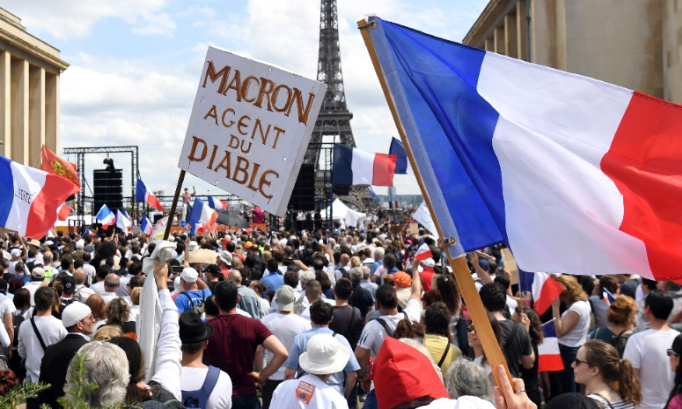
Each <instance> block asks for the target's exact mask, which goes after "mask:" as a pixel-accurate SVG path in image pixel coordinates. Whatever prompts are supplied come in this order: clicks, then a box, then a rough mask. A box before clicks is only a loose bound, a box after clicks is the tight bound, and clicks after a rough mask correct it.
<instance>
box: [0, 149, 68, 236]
mask: <svg viewBox="0 0 682 409" xmlns="http://www.w3.org/2000/svg"><path fill="white" fill-rule="evenodd" d="M0 192H2V195H1V196H0V226H2V227H4V228H6V229H11V230H15V231H16V232H17V233H19V235H21V236H25V237H31V238H38V239H39V238H41V237H43V236H44V235H45V234H47V232H48V231H50V229H51V228H52V227H54V224H55V222H56V221H57V209H58V208H59V206H61V205H62V204H63V203H64V201H65V200H66V198H67V197H68V196H69V195H71V193H73V192H74V185H73V183H72V182H71V181H69V180H68V179H66V178H63V177H61V176H57V175H54V174H50V173H47V172H45V171H43V170H40V169H36V168H31V167H28V166H24V165H22V164H19V163H17V162H14V161H12V160H10V159H8V158H6V157H4V156H0Z"/></svg>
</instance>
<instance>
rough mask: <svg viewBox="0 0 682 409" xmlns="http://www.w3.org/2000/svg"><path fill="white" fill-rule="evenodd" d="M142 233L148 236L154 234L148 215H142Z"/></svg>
mask: <svg viewBox="0 0 682 409" xmlns="http://www.w3.org/2000/svg"><path fill="white" fill-rule="evenodd" d="M140 231H141V232H142V233H144V234H146V235H147V236H149V235H151V234H152V222H150V221H149V217H147V215H146V214H145V215H142V223H141V225H140Z"/></svg>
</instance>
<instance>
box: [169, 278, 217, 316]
mask: <svg viewBox="0 0 682 409" xmlns="http://www.w3.org/2000/svg"><path fill="white" fill-rule="evenodd" d="M198 279H199V273H198V272H197V270H196V269H194V268H192V267H185V268H183V269H182V273H180V285H181V286H182V289H183V291H182V292H181V293H180V294H179V295H178V296H177V298H176V299H175V305H176V306H177V307H178V313H180V314H182V313H183V312H185V311H190V310H195V309H196V310H201V309H202V308H203V307H204V302H206V298H208V297H210V296H211V290H209V289H208V288H204V289H201V290H200V289H199V287H198V285H197V280H198Z"/></svg>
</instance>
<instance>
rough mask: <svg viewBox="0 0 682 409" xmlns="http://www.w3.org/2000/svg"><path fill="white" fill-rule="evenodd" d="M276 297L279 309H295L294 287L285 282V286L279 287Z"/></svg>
mask: <svg viewBox="0 0 682 409" xmlns="http://www.w3.org/2000/svg"><path fill="white" fill-rule="evenodd" d="M275 297H276V298H277V309H278V310H279V311H284V312H289V311H293V309H294V301H295V298H296V297H295V296H294V289H293V288H291V287H290V286H288V285H286V284H284V285H283V286H281V287H279V288H278V289H277V294H276V296H275Z"/></svg>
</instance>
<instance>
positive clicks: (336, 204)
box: [320, 199, 367, 221]
mask: <svg viewBox="0 0 682 409" xmlns="http://www.w3.org/2000/svg"><path fill="white" fill-rule="evenodd" d="M348 212H352V213H353V214H354V215H355V216H356V217H357V220H358V221H361V220H365V219H367V215H366V214H365V213H361V212H356V211H355V210H353V209H351V208H349V207H348V206H346V205H345V204H344V203H343V202H342V201H341V200H339V199H335V200H334V201H333V202H332V219H333V220H345V219H346V215H347V214H348ZM320 214H321V215H322V218H323V219H328V216H327V215H328V214H329V208H326V209H324V210H322V211H321V212H320Z"/></svg>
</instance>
